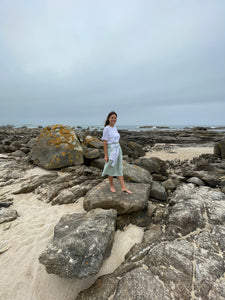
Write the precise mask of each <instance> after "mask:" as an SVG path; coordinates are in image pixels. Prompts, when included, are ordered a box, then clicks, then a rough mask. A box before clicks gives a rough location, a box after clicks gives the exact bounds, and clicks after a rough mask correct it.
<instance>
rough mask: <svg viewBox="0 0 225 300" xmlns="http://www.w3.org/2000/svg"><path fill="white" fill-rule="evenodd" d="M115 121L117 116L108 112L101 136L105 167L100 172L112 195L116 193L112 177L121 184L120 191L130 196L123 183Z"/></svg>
mask: <svg viewBox="0 0 225 300" xmlns="http://www.w3.org/2000/svg"><path fill="white" fill-rule="evenodd" d="M116 121H117V114H116V113H115V112H114V111H112V112H110V113H109V114H108V117H107V119H106V121H105V128H104V130H103V136H102V140H103V146H104V154H105V157H104V160H105V166H104V169H103V172H102V176H105V175H108V178H109V184H110V191H111V192H112V193H115V192H116V190H115V187H114V185H113V177H114V176H117V177H118V178H119V181H120V184H121V191H122V192H125V193H128V194H132V192H131V191H129V190H128V189H127V188H126V186H125V183H124V178H123V164H122V150H121V148H120V144H119V139H120V134H119V133H118V131H117V129H116V127H115V123H116Z"/></svg>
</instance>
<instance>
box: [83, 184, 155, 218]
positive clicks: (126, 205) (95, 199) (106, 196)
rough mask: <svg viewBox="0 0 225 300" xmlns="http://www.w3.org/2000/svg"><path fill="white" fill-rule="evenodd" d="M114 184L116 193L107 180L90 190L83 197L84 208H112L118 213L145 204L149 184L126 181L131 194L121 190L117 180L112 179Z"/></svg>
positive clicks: (140, 207) (140, 208)
mask: <svg viewBox="0 0 225 300" xmlns="http://www.w3.org/2000/svg"><path fill="white" fill-rule="evenodd" d="M114 184H115V188H116V190H117V192H116V193H112V192H111V191H110V189H109V183H108V180H104V181H103V182H102V183H100V184H99V185H97V186H96V187H94V188H93V189H92V190H90V191H89V192H88V193H87V194H86V196H85V198H84V209H85V210H87V211H89V210H91V209H94V208H104V209H109V208H113V209H115V210H116V211H117V213H118V214H129V213H131V212H135V211H138V210H142V209H144V208H145V207H146V206H147V203H148V198H149V193H150V187H151V186H150V184H140V183H126V186H127V187H128V188H129V189H130V190H132V194H127V193H124V192H122V191H121V190H120V189H121V187H120V184H119V181H118V180H114Z"/></svg>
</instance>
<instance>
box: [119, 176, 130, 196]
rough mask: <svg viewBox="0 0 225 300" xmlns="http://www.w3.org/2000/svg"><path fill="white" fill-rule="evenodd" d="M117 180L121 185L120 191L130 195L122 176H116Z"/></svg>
mask: <svg viewBox="0 0 225 300" xmlns="http://www.w3.org/2000/svg"><path fill="white" fill-rule="evenodd" d="M118 178H119V181H120V184H121V191H122V192H126V193H128V194H132V192H131V191H130V190H128V189H127V188H126V186H125V182H124V178H123V176H118Z"/></svg>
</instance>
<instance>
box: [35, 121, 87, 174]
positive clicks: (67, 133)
mask: <svg viewBox="0 0 225 300" xmlns="http://www.w3.org/2000/svg"><path fill="white" fill-rule="evenodd" d="M30 160H31V161H32V162H33V163H34V164H36V165H38V166H41V167H43V168H45V169H60V168H64V167H68V166H73V165H81V164H83V162H84V160H83V150H82V147H81V145H80V142H79V139H78V138H77V136H76V134H75V132H74V131H73V129H72V128H71V127H69V126H63V125H52V126H47V127H45V128H43V130H42V131H41V133H40V134H39V136H38V138H37V140H36V143H35V144H34V146H33V148H32V150H31V154H30Z"/></svg>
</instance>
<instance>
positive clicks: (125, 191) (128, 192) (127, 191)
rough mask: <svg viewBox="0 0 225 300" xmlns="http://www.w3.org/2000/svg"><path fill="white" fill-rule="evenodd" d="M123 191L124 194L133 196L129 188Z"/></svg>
mask: <svg viewBox="0 0 225 300" xmlns="http://www.w3.org/2000/svg"><path fill="white" fill-rule="evenodd" d="M121 191H122V192H124V193H127V194H132V192H131V191H130V190H128V189H127V188H125V189H121Z"/></svg>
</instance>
